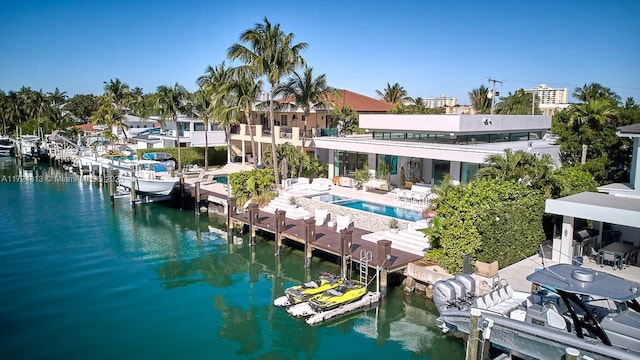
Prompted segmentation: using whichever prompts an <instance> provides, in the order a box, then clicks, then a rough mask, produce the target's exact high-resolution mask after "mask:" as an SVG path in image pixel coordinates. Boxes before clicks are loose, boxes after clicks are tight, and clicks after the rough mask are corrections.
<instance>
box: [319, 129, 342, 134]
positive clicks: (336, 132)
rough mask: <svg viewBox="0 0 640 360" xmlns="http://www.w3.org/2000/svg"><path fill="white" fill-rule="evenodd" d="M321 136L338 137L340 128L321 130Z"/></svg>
mask: <svg viewBox="0 0 640 360" xmlns="http://www.w3.org/2000/svg"><path fill="white" fill-rule="evenodd" d="M320 136H338V128H321V129H320Z"/></svg>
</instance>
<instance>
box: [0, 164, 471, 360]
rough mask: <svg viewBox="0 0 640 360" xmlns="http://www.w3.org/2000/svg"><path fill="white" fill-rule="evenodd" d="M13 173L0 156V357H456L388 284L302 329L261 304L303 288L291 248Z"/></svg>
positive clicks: (420, 301) (319, 263) (423, 307)
mask: <svg viewBox="0 0 640 360" xmlns="http://www.w3.org/2000/svg"><path fill="white" fill-rule="evenodd" d="M16 174H18V170H17V168H16V167H15V165H14V163H13V161H12V159H0V181H3V182H0V199H1V201H0V264H2V266H0V338H1V340H0V358H2V359H23V358H29V359H43V358H46V359H78V358H91V359H103V358H104V359H127V358H155V359H201V358H215V359H234V358H250V359H332V360H333V359H347V358H353V357H357V358H359V359H363V358H369V359H462V358H464V352H463V350H464V349H463V345H462V342H461V341H460V340H457V339H452V338H451V337H445V336H443V335H441V334H440V332H439V331H438V330H437V329H436V328H435V319H436V314H437V313H436V310H435V308H433V306H432V305H431V303H427V302H426V301H425V299H424V298H423V297H420V296H406V295H405V294H404V293H403V292H402V289H401V288H393V289H392V290H391V292H390V294H389V296H388V297H387V298H386V299H385V300H384V301H383V302H382V303H381V305H380V307H379V308H378V309H371V310H369V311H368V312H366V313H360V314H357V315H354V316H351V317H348V318H344V319H341V320H340V321H337V322H333V323H329V324H325V325H321V326H317V327H310V326H308V325H306V324H305V323H304V322H303V321H302V320H298V319H294V318H291V317H289V316H288V315H287V314H286V313H285V311H284V310H283V309H280V308H274V307H273V306H272V301H273V299H274V298H275V297H278V296H280V295H281V294H282V292H283V289H284V288H285V287H287V286H291V285H293V284H295V283H298V282H300V281H304V280H305V272H304V269H303V265H302V264H303V255H302V252H301V251H299V250H292V249H291V248H289V247H286V246H285V247H284V251H283V254H282V255H281V257H280V258H276V257H275V256H274V255H273V254H274V248H273V246H274V242H273V241H270V240H264V239H258V244H257V246H255V247H253V248H252V247H250V246H248V245H247V243H248V242H247V239H244V242H243V243H240V244H237V245H235V244H230V242H229V241H228V240H227V238H226V236H221V235H218V232H217V231H216V230H217V229H221V230H224V224H223V223H222V222H220V221H219V220H217V219H216V218H209V217H207V216H202V217H201V218H200V219H199V220H198V219H196V218H195V217H194V215H193V213H192V212H191V211H182V212H181V211H178V210H175V209H171V208H169V207H167V206H164V205H159V204H147V205H140V206H138V209H137V210H136V211H135V212H133V211H132V210H131V209H130V206H129V204H128V203H127V202H126V201H120V202H119V203H118V202H117V203H116V206H115V207H114V208H112V207H111V206H110V203H109V198H108V190H107V189H106V188H105V189H103V188H101V187H99V186H98V185H91V184H86V183H80V182H48V181H50V180H52V179H55V180H61V179H65V178H66V176H67V175H65V174H64V173H63V172H58V171H57V170H55V169H44V170H43V174H44V175H41V176H40V177H38V178H36V179H35V180H38V181H33V182H31V181H27V182H19V181H17V180H25V179H21V178H16V177H12V176H14V175H16ZM27 180H28V179H27ZM232 243H233V242H232ZM312 266H313V270H312V273H311V274H310V275H311V276H314V277H315V276H317V275H318V274H319V273H320V272H321V271H330V272H338V271H339V268H338V267H337V265H335V264H334V263H333V261H331V260H319V259H317V258H314V263H313V265H312Z"/></svg>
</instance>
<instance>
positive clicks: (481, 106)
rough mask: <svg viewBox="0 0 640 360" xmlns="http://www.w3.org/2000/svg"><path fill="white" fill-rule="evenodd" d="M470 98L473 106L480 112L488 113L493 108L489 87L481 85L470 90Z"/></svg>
mask: <svg viewBox="0 0 640 360" xmlns="http://www.w3.org/2000/svg"><path fill="white" fill-rule="evenodd" d="M469 100H471V106H472V107H473V109H474V110H475V111H476V112H477V113H478V114H488V113H489V112H490V110H491V98H490V97H489V88H487V87H486V86H484V85H480V87H479V88H476V89H473V90H471V91H470V92H469Z"/></svg>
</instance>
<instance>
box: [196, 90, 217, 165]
mask: <svg viewBox="0 0 640 360" xmlns="http://www.w3.org/2000/svg"><path fill="white" fill-rule="evenodd" d="M212 96H213V94H212V90H211V89H209V88H200V89H198V90H197V91H196V92H195V93H193V112H194V114H195V115H196V116H197V117H198V119H200V120H201V121H202V122H203V123H204V148H205V151H204V153H205V154H207V153H208V152H209V124H210V123H211V119H212V117H213V108H212V106H211V98H212ZM204 171H209V160H208V159H207V156H205V157H204Z"/></svg>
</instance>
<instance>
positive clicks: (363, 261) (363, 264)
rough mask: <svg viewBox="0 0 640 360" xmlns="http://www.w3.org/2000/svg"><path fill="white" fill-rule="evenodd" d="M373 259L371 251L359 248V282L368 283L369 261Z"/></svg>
mask: <svg viewBox="0 0 640 360" xmlns="http://www.w3.org/2000/svg"><path fill="white" fill-rule="evenodd" d="M371 259H373V253H372V252H371V251H370V250H369V251H367V250H366V249H361V250H360V282H361V283H362V284H365V285H369V282H368V281H367V280H368V275H369V261H371Z"/></svg>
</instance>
